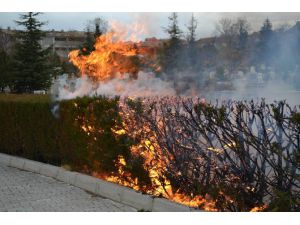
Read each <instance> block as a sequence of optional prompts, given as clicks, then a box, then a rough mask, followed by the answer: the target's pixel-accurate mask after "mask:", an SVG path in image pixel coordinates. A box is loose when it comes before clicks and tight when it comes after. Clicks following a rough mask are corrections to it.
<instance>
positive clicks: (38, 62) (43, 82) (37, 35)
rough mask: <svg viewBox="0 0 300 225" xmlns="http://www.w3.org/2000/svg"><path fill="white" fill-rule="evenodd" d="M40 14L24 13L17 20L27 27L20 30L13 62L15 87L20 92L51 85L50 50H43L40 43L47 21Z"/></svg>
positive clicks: (45, 87)
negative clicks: (41, 18)
mask: <svg viewBox="0 0 300 225" xmlns="http://www.w3.org/2000/svg"><path fill="white" fill-rule="evenodd" d="M39 14H40V13H32V12H29V13H28V14H22V15H20V21H16V23H17V24H18V25H21V26H24V27H25V30H20V31H18V39H19V42H18V43H17V44H16V52H15V55H14V63H13V64H14V65H13V68H14V70H13V71H14V79H13V89H14V91H15V92H18V93H24V92H28V93H29V92H32V91H33V90H41V89H43V90H47V89H48V88H49V87H50V85H51V77H50V70H49V67H48V66H47V55H48V53H49V50H48V49H45V50H43V49H42V47H41V45H40V40H41V38H42V36H43V32H42V31H41V27H42V26H43V25H44V24H45V23H43V22H40V21H38V19H37V18H36V17H37V16H38V15H39Z"/></svg>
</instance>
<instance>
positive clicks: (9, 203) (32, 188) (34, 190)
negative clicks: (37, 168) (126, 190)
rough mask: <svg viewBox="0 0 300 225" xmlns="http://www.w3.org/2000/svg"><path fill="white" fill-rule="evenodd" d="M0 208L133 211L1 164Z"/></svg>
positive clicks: (36, 210)
mask: <svg viewBox="0 0 300 225" xmlns="http://www.w3.org/2000/svg"><path fill="white" fill-rule="evenodd" d="M0 211H14V212H15V211H21V212H24V211H26V212H41V211H47V212H48V211H50V212H53V211H59V212H60V211H62V212H66V211H80V212H81V211H96V212H101V211H102V212H117V211H118V212H120V211H123V212H124V211H136V209H134V208H132V207H130V206H126V205H124V204H121V203H118V202H114V201H112V200H109V199H105V198H102V197H99V196H95V195H93V194H90V193H87V192H86V191H84V190H82V189H80V188H77V187H74V186H72V185H69V184H66V183H63V182H61V181H57V180H55V179H53V178H50V177H45V176H42V175H39V174H35V173H31V172H27V171H22V170H19V169H16V168H12V167H7V166H4V165H2V164H0Z"/></svg>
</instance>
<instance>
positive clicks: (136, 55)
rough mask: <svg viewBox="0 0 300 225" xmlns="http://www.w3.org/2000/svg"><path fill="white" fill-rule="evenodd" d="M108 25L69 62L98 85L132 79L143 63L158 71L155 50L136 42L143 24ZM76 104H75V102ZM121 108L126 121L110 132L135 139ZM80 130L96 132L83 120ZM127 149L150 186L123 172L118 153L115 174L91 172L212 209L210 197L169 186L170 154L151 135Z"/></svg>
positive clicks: (184, 202) (129, 121)
mask: <svg viewBox="0 0 300 225" xmlns="http://www.w3.org/2000/svg"><path fill="white" fill-rule="evenodd" d="M111 27H112V30H111V31H110V32H108V33H106V34H104V35H102V36H100V37H98V38H97V39H96V43H95V45H94V48H95V50H94V51H92V52H91V53H90V54H88V55H87V54H82V52H81V51H80V50H73V51H71V52H70V53H69V58H70V61H71V62H72V63H73V64H74V65H75V66H76V67H77V68H78V69H79V70H80V73H81V75H82V76H85V75H86V76H88V77H90V78H92V80H93V81H95V84H97V83H98V84H99V83H100V82H106V81H109V80H112V79H115V78H118V79H123V77H124V75H125V74H129V76H130V78H131V79H135V78H137V74H138V72H139V71H140V70H141V67H143V66H147V67H148V68H149V67H150V68H152V69H153V70H155V71H158V70H160V67H159V65H157V64H156V62H157V60H156V55H157V54H156V50H157V49H155V48H152V47H149V46H144V45H143V43H142V42H139V41H138V36H139V35H138V34H139V33H140V32H142V33H145V32H146V31H147V29H146V28H145V27H144V26H142V25H140V24H138V23H136V24H134V25H133V26H132V28H133V29H134V30H135V31H134V32H128V31H129V29H128V28H127V27H124V26H121V25H120V24H117V23H112V24H111ZM136 31H139V33H138V34H137V32H136ZM82 51H84V50H82ZM131 97H133V96H131ZM129 98H130V97H129ZM120 104H121V103H120ZM75 107H77V106H76V105H75ZM121 107H122V106H121ZM120 111H121V112H120V115H121V117H122V118H123V120H124V121H125V122H123V127H114V128H111V131H112V132H113V133H114V134H115V135H116V136H120V135H124V134H128V135H130V136H131V137H132V138H135V135H138V134H136V133H134V132H133V131H134V130H135V129H131V128H130V126H134V124H132V121H134V120H133V119H132V118H130V113H128V114H126V113H125V114H123V112H122V110H120ZM81 129H82V130H83V131H84V132H86V134H87V135H88V136H90V135H92V134H93V132H98V131H95V129H94V127H93V125H92V124H87V123H86V122H85V121H84V119H83V125H82V126H81ZM142 129H145V130H147V129H150V128H149V127H146V126H145V127H143V128H142ZM137 133H138V132H137ZM130 150H131V153H132V154H133V155H136V156H142V157H143V159H144V164H143V167H144V169H145V171H148V175H149V178H150V180H151V188H148V189H145V188H143V187H141V186H140V185H139V180H138V179H137V178H133V177H132V175H131V174H130V173H129V172H128V171H126V169H125V168H126V165H127V162H126V160H125V158H124V157H123V156H122V155H119V156H118V158H117V160H116V161H115V162H114V163H115V166H116V168H117V173H114V174H99V173H97V172H94V173H93V174H92V175H93V176H96V177H99V178H102V179H105V180H107V181H111V182H114V183H118V184H120V185H123V186H128V187H131V188H133V189H135V190H140V191H144V192H146V193H148V194H152V195H156V196H161V197H165V198H167V199H170V200H172V201H175V202H178V203H182V204H185V205H187V206H190V207H195V208H199V207H200V206H201V207H202V208H204V209H205V210H210V211H215V207H214V202H213V201H212V200H209V199H207V198H204V197H202V196H199V195H195V196H194V195H193V194H191V195H187V194H184V193H183V192H180V191H179V190H174V188H172V186H171V182H170V180H169V179H168V178H167V177H166V176H165V175H164V174H165V171H166V170H167V166H168V164H169V161H168V160H170V159H171V160H172V156H170V157H165V156H164V154H162V150H161V149H160V147H159V144H158V143H157V141H156V139H155V138H154V137H147V138H146V139H142V140H140V143H139V144H137V145H134V146H131V149H130ZM141 189H142V190H141Z"/></svg>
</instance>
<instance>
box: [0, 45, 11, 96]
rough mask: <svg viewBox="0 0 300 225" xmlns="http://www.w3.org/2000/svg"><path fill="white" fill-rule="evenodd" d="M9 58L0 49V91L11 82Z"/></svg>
mask: <svg viewBox="0 0 300 225" xmlns="http://www.w3.org/2000/svg"><path fill="white" fill-rule="evenodd" d="M10 70H11V59H10V56H9V55H8V54H7V53H6V52H5V51H3V50H0V92H3V91H4V88H5V87H7V86H10V84H11V73H10Z"/></svg>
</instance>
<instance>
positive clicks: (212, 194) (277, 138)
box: [0, 97, 300, 211]
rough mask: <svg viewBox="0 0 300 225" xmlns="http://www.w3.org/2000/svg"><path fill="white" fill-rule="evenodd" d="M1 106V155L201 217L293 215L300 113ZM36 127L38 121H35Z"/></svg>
mask: <svg viewBox="0 0 300 225" xmlns="http://www.w3.org/2000/svg"><path fill="white" fill-rule="evenodd" d="M50 108H51V103H50V101H48V100H46V101H45V100H35V101H31V100H30V101H29V100H14V101H12V100H5V101H3V100H1V101H0V114H1V116H0V124H1V126H0V132H1V139H0V149H1V151H2V152H6V153H9V154H15V155H19V156H23V157H27V158H31V159H35V160H40V161H43V162H48V163H53V164H55V165H65V164H68V165H69V166H71V167H72V169H73V170H76V171H81V172H85V173H88V174H91V175H93V176H96V177H99V178H102V179H106V180H108V181H112V182H115V183H119V184H121V185H125V186H129V187H132V188H134V189H136V190H140V191H142V192H144V193H148V194H153V195H157V196H162V197H165V198H168V199H171V200H173V201H176V202H180V203H183V204H186V205H189V206H192V207H198V208H202V209H206V210H218V211H250V210H252V211H261V210H276V211H299V209H300V202H299V201H300V200H299V199H300V197H299V196H300V188H299V186H300V181H299V173H300V168H299V167H300V161H299V158H300V121H299V115H300V114H299V107H291V106H289V105H288V104H287V103H285V102H275V103H274V104H270V105H269V104H266V103H264V102H263V101H262V102H260V103H254V102H226V103H217V104H215V105H213V104H210V103H206V102H205V101H203V100H202V99H197V98H179V97H168V98H167V97H165V98H142V99H132V98H122V99H119V98H106V97H93V98H90V97H84V98H77V99H73V100H65V101H61V102H60V104H59V113H58V118H55V117H54V116H53V114H51V111H50ZM37 118H38V120H37Z"/></svg>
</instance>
